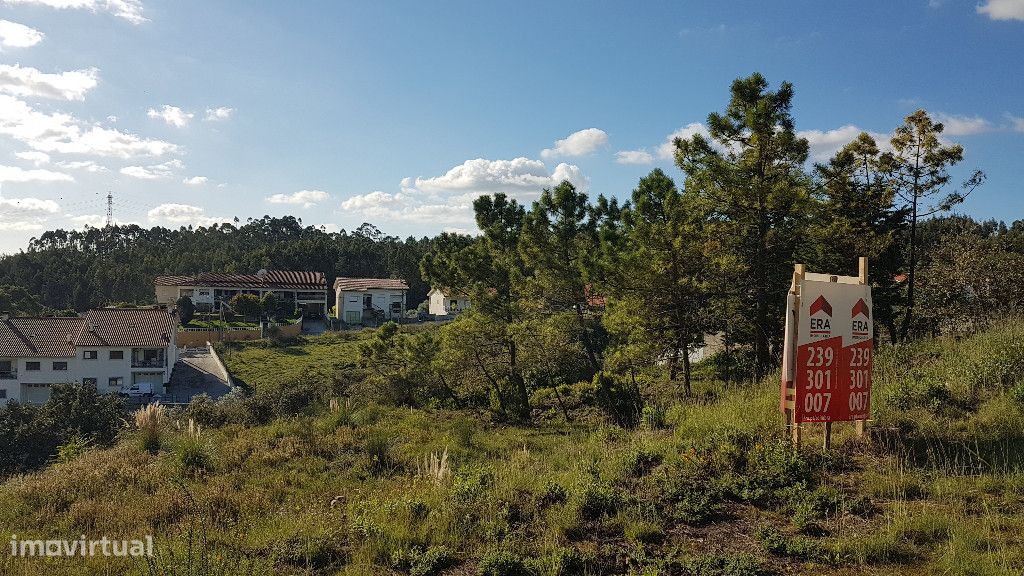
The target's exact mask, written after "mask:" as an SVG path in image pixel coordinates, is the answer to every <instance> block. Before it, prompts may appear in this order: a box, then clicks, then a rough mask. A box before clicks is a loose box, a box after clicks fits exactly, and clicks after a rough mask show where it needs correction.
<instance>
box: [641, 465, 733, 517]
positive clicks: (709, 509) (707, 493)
mask: <svg viewBox="0 0 1024 576" xmlns="http://www.w3.org/2000/svg"><path fill="white" fill-rule="evenodd" d="M722 499H723V493H722V489H721V487H720V486H718V485H717V484H716V483H715V482H714V481H713V479H712V477H711V476H710V475H709V474H708V473H707V471H702V470H700V469H699V468H698V467H697V466H694V465H685V464H684V465H676V466H673V467H671V468H670V469H665V470H664V472H663V473H662V474H659V475H658V477H657V506H659V507H660V509H661V513H662V515H663V516H664V517H666V518H668V519H670V520H672V521H675V522H683V523H686V524H692V525H698V524H703V523H705V522H707V521H708V520H710V519H711V518H713V517H714V516H716V515H718V514H719V512H720V511H721V508H722Z"/></svg>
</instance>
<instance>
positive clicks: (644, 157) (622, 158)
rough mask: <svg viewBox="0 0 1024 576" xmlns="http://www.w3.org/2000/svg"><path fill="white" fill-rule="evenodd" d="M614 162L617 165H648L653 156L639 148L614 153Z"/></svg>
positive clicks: (652, 160)
mask: <svg viewBox="0 0 1024 576" xmlns="http://www.w3.org/2000/svg"><path fill="white" fill-rule="evenodd" d="M615 161H616V162H618V163H619V164H650V163H651V162H654V156H652V155H651V153H650V152H648V151H647V150H645V149H643V148H641V149H639V150H620V151H618V152H616V153H615Z"/></svg>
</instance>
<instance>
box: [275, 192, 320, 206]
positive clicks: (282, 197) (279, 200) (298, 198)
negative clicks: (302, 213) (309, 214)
mask: <svg viewBox="0 0 1024 576" xmlns="http://www.w3.org/2000/svg"><path fill="white" fill-rule="evenodd" d="M330 197H331V195H330V194H328V193H327V192H324V191H323V190H299V191H298V192H295V193H293V194H274V195H272V196H268V197H267V202H270V203H271V204H294V205H297V206H302V207H303V208H310V207H312V206H314V205H315V204H319V203H320V202H323V201H324V200H327V199H328V198H330Z"/></svg>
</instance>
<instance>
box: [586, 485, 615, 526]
mask: <svg viewBox="0 0 1024 576" xmlns="http://www.w3.org/2000/svg"><path fill="white" fill-rule="evenodd" d="M578 504H579V511H580V516H581V517H582V518H583V519H584V520H597V519H599V518H601V517H602V516H605V515H609V516H610V515H612V514H614V513H615V511H616V510H618V508H619V497H618V495H617V494H616V493H615V489H614V488H612V487H611V486H610V485H608V484H606V483H604V482H599V481H591V482H587V483H586V484H584V485H583V487H582V488H581V489H580V491H579V493H578Z"/></svg>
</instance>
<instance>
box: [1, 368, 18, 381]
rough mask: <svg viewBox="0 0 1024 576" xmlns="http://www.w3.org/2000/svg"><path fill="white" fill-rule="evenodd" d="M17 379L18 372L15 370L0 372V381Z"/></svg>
mask: <svg viewBox="0 0 1024 576" xmlns="http://www.w3.org/2000/svg"><path fill="white" fill-rule="evenodd" d="M17 379H18V371H17V370H4V371H3V372H0V380H17Z"/></svg>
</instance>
